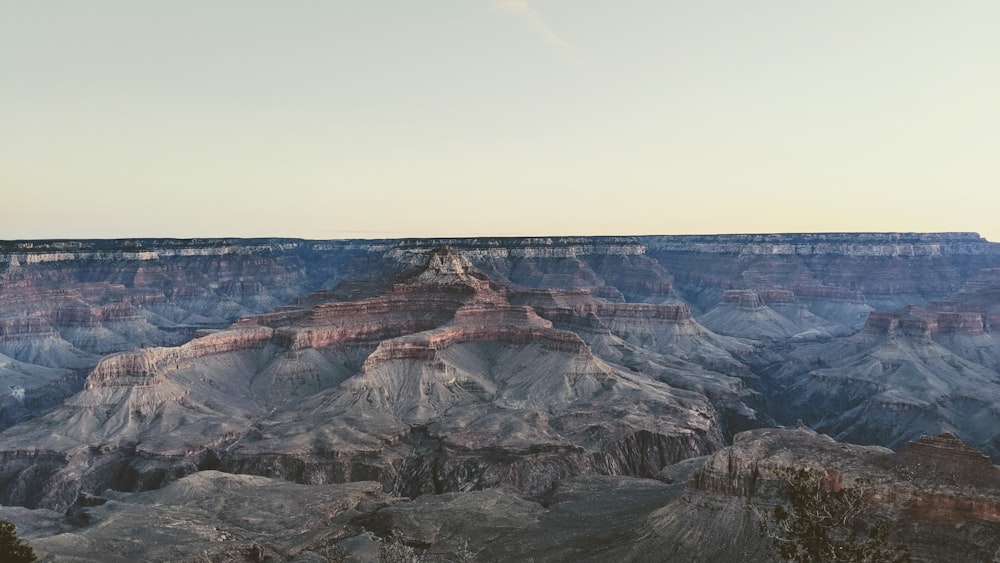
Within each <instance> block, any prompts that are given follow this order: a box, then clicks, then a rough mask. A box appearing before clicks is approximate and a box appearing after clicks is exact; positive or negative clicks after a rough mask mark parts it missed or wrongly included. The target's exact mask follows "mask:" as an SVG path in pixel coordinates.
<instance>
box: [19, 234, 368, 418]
mask: <svg viewBox="0 0 1000 563" xmlns="http://www.w3.org/2000/svg"><path fill="white" fill-rule="evenodd" d="M367 250H369V248H368V247H367V246H360V245H355V244H351V243H348V242H341V243H336V244H332V245H331V244H325V243H315V242H313V243H307V242H304V241H289V240H276V239H260V240H173V239H139V240H114V241H24V242H2V241H0V354H2V355H4V356H5V357H9V358H11V359H12V360H14V361H17V362H22V363H24V364H28V365H32V366H40V367H47V368H55V369H61V370H72V371H63V372H62V375H61V376H59V377H47V378H45V377H43V378H37V379H34V380H23V378H21V379H18V378H17V377H16V374H15V373H13V372H9V371H6V372H5V371H4V370H3V368H0V381H4V380H7V381H10V383H11V384H15V385H16V388H17V389H19V391H18V393H19V396H21V397H22V399H23V400H18V401H13V402H10V401H6V402H5V401H2V400H0V426H2V427H6V426H8V425H9V424H10V423H12V422H15V421H17V420H23V419H26V418H30V417H32V416H35V415H36V414H37V413H38V412H40V411H44V410H45V409H47V408H49V407H51V406H52V405H54V404H58V402H59V401H61V400H63V399H65V398H66V397H67V396H68V395H69V394H71V393H73V392H75V391H77V390H79V388H80V382H81V381H82V379H83V375H84V374H85V373H86V371H88V370H89V369H90V368H92V367H94V366H95V365H96V364H97V362H98V360H100V358H101V356H104V355H107V354H112V353H117V352H125V351H129V350H134V349H138V348H145V347H155V346H174V345H178V344H181V343H183V342H185V341H187V340H189V339H190V338H191V337H192V336H194V334H195V332H196V330H198V329H200V328H206V327H222V326H226V325H228V324H229V323H231V322H232V321H233V320H235V319H236V318H238V317H240V316H244V315H248V314H251V313H262V312H265V311H268V310H269V309H271V308H273V307H275V306H278V305H281V304H284V303H286V302H288V301H289V300H291V299H292V298H293V297H296V296H300V295H304V294H307V293H309V292H310V291H312V290H313V289H315V288H317V287H320V286H322V285H324V284H328V285H332V284H333V283H335V282H336V280H337V279H339V278H340V277H342V276H343V275H345V274H346V271H347V268H348V263H349V260H350V257H351V256H353V255H355V254H357V253H359V252H362V251H367ZM0 363H2V362H0Z"/></svg>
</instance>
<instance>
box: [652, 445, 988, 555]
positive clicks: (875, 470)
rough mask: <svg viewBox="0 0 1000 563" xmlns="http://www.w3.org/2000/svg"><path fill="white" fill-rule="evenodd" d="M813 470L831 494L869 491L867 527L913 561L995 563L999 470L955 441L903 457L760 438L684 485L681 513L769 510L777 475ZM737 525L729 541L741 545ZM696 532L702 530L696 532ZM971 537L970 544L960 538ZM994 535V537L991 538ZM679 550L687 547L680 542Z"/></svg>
mask: <svg viewBox="0 0 1000 563" xmlns="http://www.w3.org/2000/svg"><path fill="white" fill-rule="evenodd" d="M789 468H791V469H799V468H808V469H811V470H814V471H819V472H825V473H826V474H827V475H828V476H832V477H833V480H832V481H831V485H832V486H837V487H851V486H855V485H856V484H857V482H858V480H859V479H863V480H864V481H865V482H866V483H867V484H866V486H867V487H869V488H870V489H871V494H870V495H869V496H868V503H869V505H868V509H867V510H868V512H867V515H863V516H862V519H865V518H878V519H882V520H885V521H887V522H890V523H891V525H892V527H893V536H894V538H896V541H900V542H902V543H904V544H906V545H907V546H908V547H909V549H910V551H911V554H912V556H913V558H914V559H915V560H927V561H940V560H946V559H949V558H953V557H954V558H958V559H961V560H966V561H979V560H989V559H990V558H991V556H992V554H993V553H995V551H996V550H997V549H998V548H1000V544H998V540H997V538H998V536H997V535H996V534H995V531H996V530H1000V467H997V466H995V465H993V464H992V463H991V462H990V460H989V458H988V457H987V456H985V455H983V454H982V453H980V452H977V451H976V450H974V449H972V448H969V447H968V446H966V445H964V444H963V443H962V442H961V441H960V440H958V439H956V438H955V437H954V436H952V435H950V434H941V435H938V436H922V437H920V438H919V439H918V440H916V441H914V442H911V443H910V444H909V445H907V446H906V447H905V448H904V449H902V450H901V451H900V452H898V453H893V452H892V451H890V450H887V449H885V448H879V447H870V446H869V447H862V446H852V445H847V444H842V443H838V442H836V441H834V440H832V439H831V438H830V437H829V436H824V435H821V434H817V433H815V432H813V431H811V430H809V429H767V430H755V431H750V432H747V433H744V434H740V435H738V436H737V437H736V439H735V440H734V442H733V445H732V446H730V447H728V448H725V449H723V450H721V451H719V452H716V453H715V454H713V455H711V456H709V457H708V459H707V461H706V462H705V464H704V465H703V466H702V468H701V469H699V470H698V471H696V472H695V473H694V475H693V476H692V478H691V480H690V481H689V482H688V493H687V495H688V498H689V500H690V504H689V505H687V506H684V507H683V508H682V510H681V512H683V513H684V516H685V517H686V518H688V519H691V520H693V521H694V522H695V523H697V522H698V521H699V519H704V520H705V521H707V520H709V519H712V518H713V517H714V516H713V514H715V513H718V512H722V513H724V512H726V511H727V510H728V508H727V507H730V506H736V505H742V504H744V503H746V502H750V503H751V504H757V505H759V506H764V507H767V506H770V505H771V504H773V503H774V502H775V495H777V494H778V491H779V487H780V485H781V478H780V473H779V471H781V470H784V469H789ZM754 524H755V523H754V522H753V521H749V522H737V523H733V524H732V525H733V526H734V527H735V528H736V529H728V530H725V533H727V534H730V535H733V536H739V535H740V534H741V533H742V531H741V529H740V528H741V527H742V526H746V525H754ZM660 525H661V526H662V528H661V529H662V530H663V532H664V533H669V534H675V533H678V532H679V531H681V530H683V529H684V528H685V527H687V526H689V525H691V522H688V523H683V522H680V521H678V520H677V519H676V518H675V517H674V515H670V516H669V517H665V518H664V519H663V521H662V522H661V524H660ZM695 525H696V524H695ZM962 528H967V529H968V530H978V531H979V533H978V534H975V535H972V534H966V533H956V530H959V529H962ZM988 530H989V531H992V533H990V532H989V531H988ZM682 541H683V540H682Z"/></svg>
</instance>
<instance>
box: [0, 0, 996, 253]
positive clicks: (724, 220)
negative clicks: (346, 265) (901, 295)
mask: <svg viewBox="0 0 1000 563" xmlns="http://www.w3.org/2000/svg"><path fill="white" fill-rule="evenodd" d="M998 29H1000V2H996V1H995V0H982V1H965V0H953V1H949V2H941V1H940V0H933V1H929V0H864V1H855V0H844V1H839V2H820V1H810V0H781V1H776V0H760V1H753V2H750V1H746V0H732V1H724V0H704V1H702V0H698V1H695V0H684V1H674V0H648V1H647V0H621V1H609V0H426V1H420V2H417V1H411V0H397V1H386V0H367V1H363V2H358V1H353V0H352V1H346V0H344V1H339V0H322V1H321V0H288V1H285V2H276V1H257V0H231V1H225V0H197V1H193V0H174V1H170V2H166V1H143V2H137V1H135V0H88V1H86V2H82V1H79V0H64V1H55V0H23V1H22V0H0V239H31V238H110V237H179V238H187V237H215V236H236V237H258V236H287V237H302V238H312V239H333V238H381V237H431V236H525V235H536V236H545V235H548V236H556V235H643V234H711V233H754V232H765V233H773V232H833V231H874V232H885V231H903V232H938V231H975V232H979V233H980V234H982V235H983V236H985V237H986V238H988V239H989V240H992V241H998V242H1000V218H998V210H1000V103H998V100H1000V33H998V32H997V30H998Z"/></svg>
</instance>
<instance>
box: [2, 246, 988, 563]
mask: <svg viewBox="0 0 1000 563" xmlns="http://www.w3.org/2000/svg"><path fill="white" fill-rule="evenodd" d="M998 272H1000V245H996V244H993V243H988V242H986V241H984V240H982V239H981V238H979V237H978V236H977V235H974V234H968V233H943V234H913V233H897V234H823V235H729V236H691V237H563V238H517V239H486V238H483V239H441V240H419V239H409V240H395V241H326V242H322V241H297V240H286V239H257V240H233V239H220V240H120V241H39V242H34V241H21V242H0V389H2V392H0V395H2V396H0V426H2V427H4V428H6V427H8V426H9V428H6V430H4V431H3V432H2V433H0V502H2V503H3V504H6V505H19V506H21V507H31V509H30V510H29V508H5V509H0V512H4V514H7V515H9V516H10V517H11V518H12V519H14V520H18V521H19V522H22V523H24V525H25V526H27V529H28V531H29V534H32V535H29V536H28V537H29V538H35V539H37V541H38V542H39V543H38V544H37V545H38V546H40V547H44V550H43V551H45V552H46V553H50V554H55V555H59V554H68V553H71V552H72V551H73V550H80V552H81V553H94V551H93V550H94V549H98V547H95V546H100V547H99V548H100V549H106V550H109V551H110V552H114V553H122V554H126V553H136V554H138V553H143V554H145V555H144V556H145V557H147V558H150V557H151V558H156V557H168V556H167V555H164V554H166V553H168V551H169V549H168V548H167V547H165V546H166V545H167V544H173V545H175V546H177V547H176V549H177V551H176V553H177V554H182V553H183V554H191V556H192V557H197V556H199V554H201V553H204V552H207V553H209V554H210V556H211V557H216V558H219V559H225V558H227V557H229V558H233V557H251V556H253V557H264V556H272V557H274V556H277V557H285V558H289V557H300V558H304V559H303V560H313V559H315V558H316V557H320V556H321V555H320V551H321V549H322V548H323V547H324V546H326V545H328V544H330V543H338V542H339V543H340V544H341V545H344V546H348V547H350V548H351V549H352V550H357V552H358V553H359V554H363V553H367V554H368V556H371V555H372V554H373V553H374V552H373V550H374V549H375V548H376V547H377V541H378V540H377V539H373V538H372V537H370V536H367V535H365V534H364V533H362V529H366V530H369V531H370V532H374V533H376V534H379V535H386V534H389V533H390V532H391V530H393V529H396V530H400V531H402V532H403V533H404V536H405V537H406V540H407V541H408V542H410V544H411V545H412V546H415V547H418V548H420V549H425V548H426V549H427V550H428V553H429V554H432V555H433V554H435V553H436V554H438V555H440V556H444V555H445V554H449V553H454V552H455V550H456V549H457V548H458V546H460V545H461V542H462V541H465V539H468V541H470V542H472V544H473V545H472V547H473V548H475V549H474V550H478V551H480V552H481V553H495V554H496V556H495V557H496V559H498V560H503V559H517V558H524V557H528V556H530V555H531V554H538V556H540V557H542V558H545V559H551V560H609V559H616V560H646V559H649V558H651V557H656V558H659V559H663V560H677V561H680V560H734V559H740V560H748V559H759V558H761V557H763V556H764V551H763V550H764V545H763V543H762V542H761V540H760V538H759V536H758V535H757V533H756V525H755V524H754V522H753V521H752V519H751V518H749V516H748V513H747V510H746V507H745V504H746V499H747V498H751V499H758V500H757V501H756V502H770V501H773V495H774V491H775V490H777V489H776V488H775V487H774V483H773V482H772V481H773V479H772V477H773V476H774V475H775V473H774V471H776V470H778V469H780V468H782V467H789V466H792V467H795V466H814V467H817V468H823V469H830V470H832V471H835V472H836V475H839V476H840V478H841V479H842V481H843V483H844V484H847V485H849V484H850V483H852V482H854V480H855V479H858V478H861V477H864V478H866V479H869V480H872V481H874V482H875V483H876V485H877V487H878V491H879V493H878V494H879V497H878V498H879V499H880V500H879V503H880V504H878V505H877V506H876V507H874V508H873V510H874V511H875V512H873V513H872V517H873V518H874V517H876V516H879V515H881V516H883V517H889V518H891V519H892V521H893V522H895V523H896V528H895V532H896V533H898V535H899V537H901V538H903V539H904V540H905V541H906V543H908V544H910V545H911V546H913V547H914V553H915V554H919V555H920V557H924V558H928V557H929V558H934V557H939V556H941V555H942V554H943V553H945V552H946V551H947V550H953V551H954V553H955V554H960V555H961V556H963V557H965V558H966V559H969V560H989V558H990V557H991V555H990V554H991V553H995V552H996V547H997V546H994V545H993V544H992V543H990V540H988V539H984V538H989V537H994V535H995V532H996V531H997V530H995V529H994V528H995V526H996V525H997V523H996V518H995V515H996V513H997V511H996V506H995V505H996V504H997V499H996V495H995V492H994V491H995V489H996V485H995V481H996V474H995V472H996V468H995V467H994V466H993V465H992V461H991V459H990V458H988V457H985V458H984V457H983V455H982V454H980V453H978V452H976V451H975V450H972V449H970V448H969V447H967V446H964V445H962V443H964V444H968V445H969V446H970V447H972V448H976V449H977V450H980V451H982V452H984V453H985V454H986V455H987V456H992V460H996V459H998V458H1000V344H998V342H1000V340H998V339H997V337H996V336H995V331H996V327H997V326H1000V275H998ZM797 420H800V421H801V422H802V424H804V425H808V426H810V427H813V428H816V429H817V430H818V431H820V432H824V433H826V434H829V435H830V436H833V439H831V438H826V437H823V436H821V435H817V434H815V433H813V432H811V431H807V430H776V429H773V428H772V429H769V430H768V429H761V428H765V427H774V426H776V425H779V424H793V423H795V421H797ZM755 429H757V430H755ZM748 431H749V432H748ZM942 433H947V434H942ZM921 435H928V436H937V437H935V438H921ZM834 439H836V440H839V441H835V440H834ZM959 440H961V442H959ZM846 442H850V443H854V444H864V445H860V446H859V445H850V444H848V443H846ZM728 444H731V445H729V446H727V445H728ZM886 447H889V448H893V449H895V450H899V451H898V452H897V453H892V452H891V451H890V450H888V449H885V448H886ZM219 472H221V473H219ZM272 479H282V480H284V481H286V482H291V483H285V485H281V484H280V483H281V481H273V480H272ZM362 482H364V484H363V485H362V484H361V483H362ZM343 483H356V484H357V485H358V487H360V488H359V489H357V490H355V489H350V488H349V487H348V488H341V489H338V488H337V487H345V485H342V484H343ZM284 486H289V487H292V488H291V489H288V490H289V491H292V490H294V491H296V492H294V493H291V492H290V493H289V494H295V495H299V494H304V493H302V491H305V490H307V489H308V488H309V487H317V489H316V490H317V491H322V493H321V494H320V493H318V494H319V496H320V497H322V498H324V499H326V500H323V501H322V503H332V502H333V501H332V500H330V499H331V498H332V496H329V495H336V494H345V495H347V496H349V497H350V498H354V499H357V502H356V503H355V502H354V501H351V503H348V504H350V505H351V506H350V507H347V508H344V510H343V511H341V510H340V509H339V508H338V509H336V510H334V509H333V508H331V509H330V512H329V514H330V515H331V516H330V519H328V521H329V522H330V523H331V524H330V525H331V526H333V527H334V528H335V529H336V532H335V533H333V534H332V535H325V534H324V533H320V532H319V531H317V528H315V527H311V526H310V525H304V526H303V527H302V528H301V529H300V530H299V531H298V532H295V534H298V535H297V536H296V538H298V539H292V534H291V533H289V534H282V533H280V532H279V531H277V530H276V529H272V528H269V527H268V526H269V524H267V523H266V522H262V521H258V522H257V523H255V524H254V525H253V526H244V525H241V524H239V522H238V521H237V520H233V518H235V517H234V516H231V515H227V514H226V513H225V512H226V511H225V510H223V511H222V512H218V511H217V510H216V509H217V508H218V507H217V506H214V507H204V506H202V507H201V508H198V509H195V508H193V506H194V505H193V504H192V503H191V500H190V498H188V497H187V496H185V495H186V494H187V493H185V491H190V490H198V491H202V490H203V489H204V490H213V491H217V492H213V495H215V494H218V495H221V496H222V497H226V495H230V494H231V495H232V496H231V497H226V498H231V502H234V503H237V505H239V503H244V502H246V500H245V499H247V498H252V497H253V495H256V494H260V495H264V496H265V498H276V497H275V496H274V495H276V494H277V493H275V491H278V490H283V489H282V487H284ZM295 487H304V488H302V489H297V488H295ZM336 491H340V493H337V492H336ZM347 491H354V492H347ZM357 491H363V493H360V494H359V495H360V496H359V495H356V494H355V492H357ZM327 493H329V495H328V496H324V495H327ZM144 495H146V496H144ZM268 495H271V496H268ZM220 498H221V497H220ZM612 498H614V499H618V501H616V503H608V502H604V503H603V504H602V501H601V499H604V500H605V501H607V499H612ZM101 499H106V501H105V500H101ZM152 499H156V500H155V501H154V500H152ZM408 499H412V500H408ZM269 502H270V501H269ZM95 503H96V504H95ZM309 506H312V507H313V508H312V509H315V510H319V509H320V508H319V505H315V506H313V505H309ZM345 506H346V505H345ZM52 509H56V510H59V511H60V512H59V513H56V512H51V510H52ZM202 509H204V511H203V512H199V511H200V510H202ZM184 510H194V511H195V512H197V514H194V512H192V515H191V516H190V517H189V518H188V519H187V520H185V519H184V517H183V516H182V513H183V511H184ZM282 510H285V511H286V512H282ZM61 511H68V512H67V513H66V514H65V515H64V514H62V512H61ZM119 512H120V513H121V514H127V515H129V516H128V518H126V519H125V520H121V519H117V518H116V516H115V515H116V514H118V513H119ZM274 512H275V514H276V515H279V514H284V516H281V518H285V519H287V520H288V521H289V522H290V521H294V520H295V519H297V518H301V517H302V516H301V512H299V511H296V510H295V509H293V508H291V507H288V506H285V507H282V506H277V505H276V506H275V508H274ZM338 515H348V516H338ZM456 515H460V516H456ZM276 517H277V516H276ZM142 518H148V519H150V520H149V521H150V522H161V523H163V525H164V526H167V527H169V528H170V530H174V531H177V530H184V532H179V531H178V532H176V533H174V531H172V532H170V533H164V534H162V535H157V536H156V538H159V539H155V540H151V541H150V542H148V543H147V544H146V545H145V547H141V548H139V547H136V549H137V550H138V551H134V552H129V551H128V550H125V549H124V548H123V549H122V550H119V551H115V550H116V549H118V548H117V547H115V545H116V544H114V543H113V542H112V541H111V540H110V539H109V538H111V537H112V535H113V534H115V533H117V534H124V535H126V536H130V535H139V534H140V533H141V532H139V531H138V530H140V529H141V526H142V525H141V524H139V523H137V522H140V521H141V519H142ZM213 518H216V519H218V520H219V521H221V522H224V523H225V525H221V526H219V529H218V530H216V531H211V530H208V529H207V528H204V527H203V523H204V522H208V521H211V520H212V519H213ZM260 518H265V517H264V516H260ZM265 519H266V518H265ZM582 521H585V522H587V524H585V525H583V524H581V522H582ZM98 523H103V524H98ZM230 524H231V525H230ZM709 524H711V525H709ZM490 526H493V528H492V529H493V530H503V534H502V535H498V533H497V532H495V531H494V532H491V531H490V529H489V528H490ZM956 526H957V528H956ZM237 528H240V529H242V531H240V530H239V529H237ZM100 530H107V532H106V534H107V535H102V534H104V533H105V532H101V531H100ZM185 534H186V535H185ZM984 534H985V536H984ZM151 537H152V536H151ZM506 537H510V538H517V542H515V543H514V544H512V543H511V542H510V541H507V540H503V539H502V538H506ZM220 539H222V540H227V541H230V540H231V541H230V543H231V544H232V545H231V548H232V549H230V548H229V547H227V548H220V549H216V548H215V547H213V545H215V543H217V540H220ZM161 540H162V541H161ZM476 542H478V543H476ZM512 545H516V546H523V547H511V546H512ZM941 546H946V547H941ZM227 549H230V551H226V550H227ZM233 549H235V550H236V551H232V550H233ZM88 550H91V551H88ZM240 550H243V551H240ZM246 550H256V551H253V552H252V553H251V551H246ZM435 550H437V551H435ZM991 550H993V551H991ZM237 552H238V553H237ZM171 553H174V552H171ZM734 554H736V555H735V556H734ZM185 556H186V555H185ZM362 556H363V555H359V557H362ZM123 557H129V556H128V555H123ZM139 557H140V558H141V557H142V556H139ZM311 558H313V559H311ZM133 559H134V557H133Z"/></svg>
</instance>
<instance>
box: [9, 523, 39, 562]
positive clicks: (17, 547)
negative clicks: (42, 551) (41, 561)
mask: <svg viewBox="0 0 1000 563" xmlns="http://www.w3.org/2000/svg"><path fill="white" fill-rule="evenodd" d="M15 530H16V527H15V526H14V524H12V523H10V522H8V521H6V520H0V561H3V562H4V563H34V562H35V561H38V558H37V557H35V550H33V549H31V546H30V545H28V544H27V543H25V542H24V541H23V540H21V539H20V538H18V537H17V534H16V533H15Z"/></svg>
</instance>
